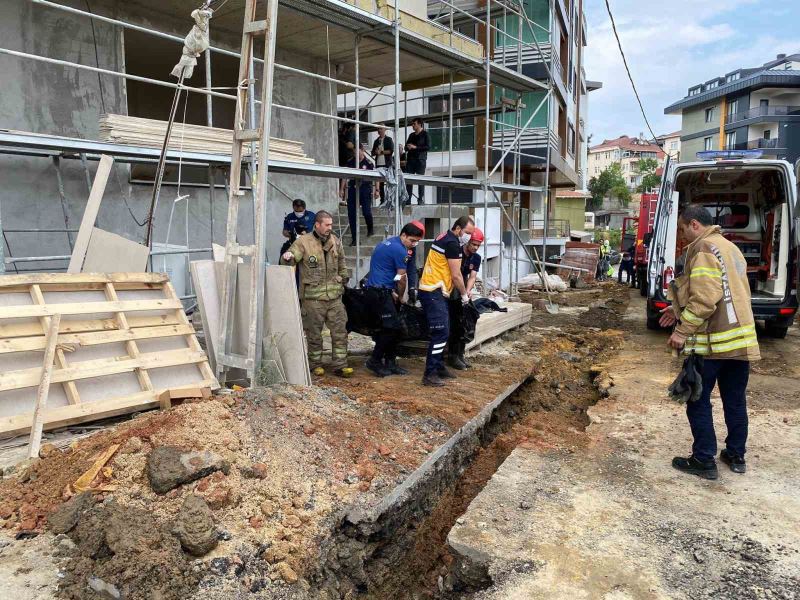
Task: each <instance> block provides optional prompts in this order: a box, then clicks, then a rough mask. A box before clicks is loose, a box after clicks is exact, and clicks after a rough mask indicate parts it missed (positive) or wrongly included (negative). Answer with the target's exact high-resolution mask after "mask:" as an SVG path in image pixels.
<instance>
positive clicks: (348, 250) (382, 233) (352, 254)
mask: <svg viewBox="0 0 800 600" xmlns="http://www.w3.org/2000/svg"><path fill="white" fill-rule="evenodd" d="M372 220H373V224H374V227H373V229H374V235H372V236H367V226H366V224H365V223H364V217H362V216H361V213H360V211H359V215H358V222H359V226H360V230H359V237H360V240H361V250H360V260H359V261H358V277H359V278H361V277H364V275H366V274H367V272H368V271H369V264H370V257H371V256H372V251H373V250H375V247H376V246H377V245H378V244H380V243H381V242H382V241H383V240H384V239H386V238H387V237H391V236H392V235H394V231H393V229H394V221H393V219H392V217H391V216H390V215H388V214H386V212H385V211H384V210H378V209H377V208H375V207H373V209H372ZM387 228H388V233H387ZM333 230H334V233H336V235H337V236H339V238H340V239H341V240H342V244H343V245H344V254H345V260H346V263H347V268H348V269H350V273H351V278H352V279H353V281H351V284H355V283H356V282H355V281H354V279H355V277H356V248H355V246H350V240H351V239H352V238H351V236H350V227H349V225H348V223H347V207H346V206H341V205H340V206H339V212H338V214H337V216H336V219H335V221H334V223H333Z"/></svg>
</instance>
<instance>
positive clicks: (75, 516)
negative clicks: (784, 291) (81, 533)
mask: <svg viewBox="0 0 800 600" xmlns="http://www.w3.org/2000/svg"><path fill="white" fill-rule="evenodd" d="M92 504H94V500H93V499H92V493H91V492H83V493H81V494H78V495H77V496H73V497H72V498H70V499H69V500H67V501H66V502H64V504H62V505H61V506H59V507H58V508H57V509H56V510H54V511H53V512H52V513H50V514H49V515H48V517H47V527H48V529H50V531H52V532H53V533H54V534H56V535H58V534H60V533H67V532H68V531H71V530H72V528H73V527H75V525H77V524H78V520H79V519H80V517H81V515H82V514H83V512H84V511H85V510H87V509H88V508H91V506H92Z"/></svg>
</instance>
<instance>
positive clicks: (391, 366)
mask: <svg viewBox="0 0 800 600" xmlns="http://www.w3.org/2000/svg"><path fill="white" fill-rule="evenodd" d="M386 369H387V370H388V371H389V372H390V373H391V374H392V375H408V369H404V368H403V367H401V366H400V365H398V364H397V359H396V358H391V359H387V361H386Z"/></svg>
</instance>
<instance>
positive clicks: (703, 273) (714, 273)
mask: <svg viewBox="0 0 800 600" xmlns="http://www.w3.org/2000/svg"><path fill="white" fill-rule="evenodd" d="M689 277H690V278H695V277H711V278H712V279H722V271H720V270H719V269H692V272H691V274H690V275H689Z"/></svg>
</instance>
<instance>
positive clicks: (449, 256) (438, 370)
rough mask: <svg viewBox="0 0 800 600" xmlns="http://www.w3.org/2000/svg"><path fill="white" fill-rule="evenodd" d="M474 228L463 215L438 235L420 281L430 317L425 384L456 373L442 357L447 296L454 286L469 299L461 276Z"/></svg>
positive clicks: (447, 323) (435, 384)
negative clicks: (463, 260) (464, 248)
mask: <svg viewBox="0 0 800 600" xmlns="http://www.w3.org/2000/svg"><path fill="white" fill-rule="evenodd" d="M474 230H475V221H473V220H472V218H471V217H468V216H464V217H460V218H458V219H457V220H456V222H455V223H453V227H452V228H451V229H450V231H448V232H446V233H443V234H441V235H440V236H439V237H437V238H436V240H435V241H434V243H433V244H431V249H430V251H429V252H428V258H427V259H426V261H425V268H424V269H423V271H422V277H420V280H419V299H420V302H422V308H423V310H424V311H425V316H426V317H427V319H428V329H429V331H430V337H431V339H430V342H429V343H428V356H427V360H426V361H425V375H424V376H423V377H422V384H423V385H428V386H433V387H442V386H444V385H445V382H444V381H442V379H452V378H454V377H455V375H454V374H453V373H452V372H451V371H450V370H448V368H447V367H445V365H444V360H442V353H443V352H444V347H445V346H446V345H447V339H448V337H449V335H450V315H449V311H448V306H447V299H448V298H449V297H450V294H451V292H452V291H453V290H454V289H455V290H457V291H458V292H459V294H461V298H462V302H469V298H468V297H467V289H466V287H465V286H464V278H463V277H462V275H461V259H462V258H463V252H462V250H461V248H462V246H465V245H466V244H467V242H469V239H470V237H471V236H472V232H473V231H474Z"/></svg>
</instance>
